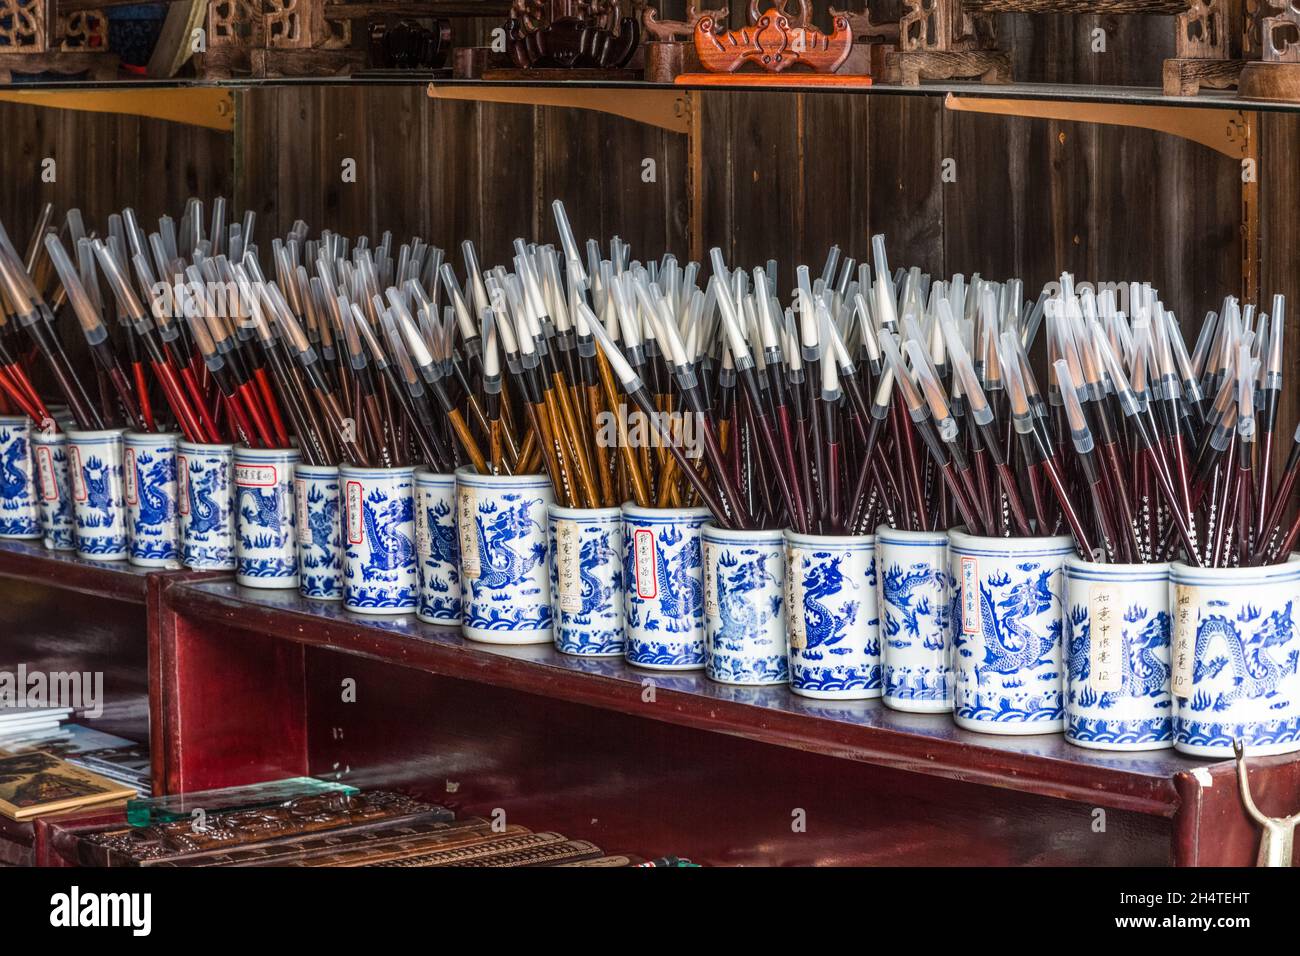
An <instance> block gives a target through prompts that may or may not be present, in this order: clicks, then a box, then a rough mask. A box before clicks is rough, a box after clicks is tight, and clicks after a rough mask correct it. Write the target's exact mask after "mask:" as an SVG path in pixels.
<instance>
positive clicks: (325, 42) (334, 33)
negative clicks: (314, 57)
mask: <svg viewBox="0 0 1300 956" xmlns="http://www.w3.org/2000/svg"><path fill="white" fill-rule="evenodd" d="M345 2H346V0H326V3H325V5H326V6H334V5H335V4H342V3H345ZM312 40H313V41H314V45H315V46H316V48H317V49H321V50H345V49H347V48H348V47H350V46H351V45H352V21H351V20H326V19H325V18H324V17H320V18H319V19H318V20H317V23H316V32H315V33H314V34H312Z"/></svg>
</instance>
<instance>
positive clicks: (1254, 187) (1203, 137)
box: [944, 93, 1260, 302]
mask: <svg viewBox="0 0 1300 956" xmlns="http://www.w3.org/2000/svg"><path fill="white" fill-rule="evenodd" d="M944 106H945V107H946V108H947V109H950V110H953V111H954V112H965V113H992V114H996V115H1000V116H1023V117H1026V118H1031V119H1046V120H1065V121H1073V122H1079V123H1103V124H1108V125H1111V126H1136V127H1140V128H1142V129H1153V130H1157V131H1159V132H1161V133H1168V134H1170V135H1171V136H1178V137H1181V138H1182V139H1186V140H1190V141H1192V142H1194V143H1200V144H1201V145H1202V146H1207V147H1209V148H1210V149H1212V150H1214V151H1215V152H1217V153H1221V154H1222V155H1224V156H1227V157H1228V158H1229V159H1234V160H1236V161H1237V162H1239V163H1241V164H1242V175H1241V295H1242V301H1243V302H1258V301H1259V261H1260V260H1259V257H1260V225H1259V114H1258V113H1257V112H1255V111H1254V110H1245V109H1239V110H1223V109H1207V108H1202V107H1195V106H1153V105H1142V104H1136V103H1088V102H1070V101H1063V100H1045V99H1044V100H1037V99H1015V98H1007V99H1003V98H995V97H981V96H961V95H959V94H955V93H949V94H948V95H947V96H946V97H945V98H944Z"/></svg>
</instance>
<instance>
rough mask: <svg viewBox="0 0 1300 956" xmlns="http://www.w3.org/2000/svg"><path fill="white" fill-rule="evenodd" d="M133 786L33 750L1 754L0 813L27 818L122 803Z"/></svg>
mask: <svg viewBox="0 0 1300 956" xmlns="http://www.w3.org/2000/svg"><path fill="white" fill-rule="evenodd" d="M133 796H135V788H133V787H129V786H126V785H125V784H121V783H118V782H116V781H114V780H109V779H107V778H105V777H101V776H100V775H99V774H96V773H91V772H90V771H89V770H85V769H83V768H82V767H77V766H74V765H73V764H71V763H68V761H66V760H62V759H60V758H58V757H56V756H54V755H53V754H47V753H42V752H40V751H32V752H30V753H22V754H13V755H9V756H4V757H0V814H3V815H4V816H6V817H9V818H10V819H11V820H20V821H22V820H30V819H32V818H33V817H39V816H44V815H45V814H49V813H62V812H65V811H69V810H86V809H90V808H92V807H94V808H100V807H106V806H109V805H111V804H118V803H125V801H126V800H127V798H128V797H133Z"/></svg>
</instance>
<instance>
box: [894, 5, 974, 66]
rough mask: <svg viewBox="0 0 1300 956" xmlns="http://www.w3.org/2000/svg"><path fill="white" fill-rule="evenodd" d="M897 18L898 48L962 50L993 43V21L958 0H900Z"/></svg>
mask: <svg viewBox="0 0 1300 956" xmlns="http://www.w3.org/2000/svg"><path fill="white" fill-rule="evenodd" d="M903 2H904V4H905V6H906V9H905V11H904V12H903V15H902V17H900V18H899V22H898V36H899V44H898V45H899V49H902V50H909V51H917V50H923V51H935V52H939V51H943V52H950V53H951V52H961V51H966V50H975V49H980V48H990V47H992V46H994V45H995V41H996V37H995V36H994V31H993V21H992V19H991V18H990V17H988V16H972V15H971V14H969V13H967V12H966V11H965V10H964V9H963V8H962V3H961V0H903Z"/></svg>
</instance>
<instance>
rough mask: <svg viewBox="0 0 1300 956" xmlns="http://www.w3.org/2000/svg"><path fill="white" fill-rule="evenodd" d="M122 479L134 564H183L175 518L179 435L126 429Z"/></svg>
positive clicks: (131, 559)
mask: <svg viewBox="0 0 1300 956" xmlns="http://www.w3.org/2000/svg"><path fill="white" fill-rule="evenodd" d="M122 441H123V445H124V447H125V452H124V453H125V456H126V457H125V459H124V462H123V478H124V481H125V485H126V538H127V543H128V548H129V551H130V555H129V560H130V561H131V563H132V564H134V565H137V566H139V567H146V568H167V567H171V568H178V567H180V556H181V553H180V552H181V549H180V531H179V526H178V524H177V521H176V448H177V437H176V436H175V435H169V434H166V433H158V432H127V433H126V434H125V435H123V436H122Z"/></svg>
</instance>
